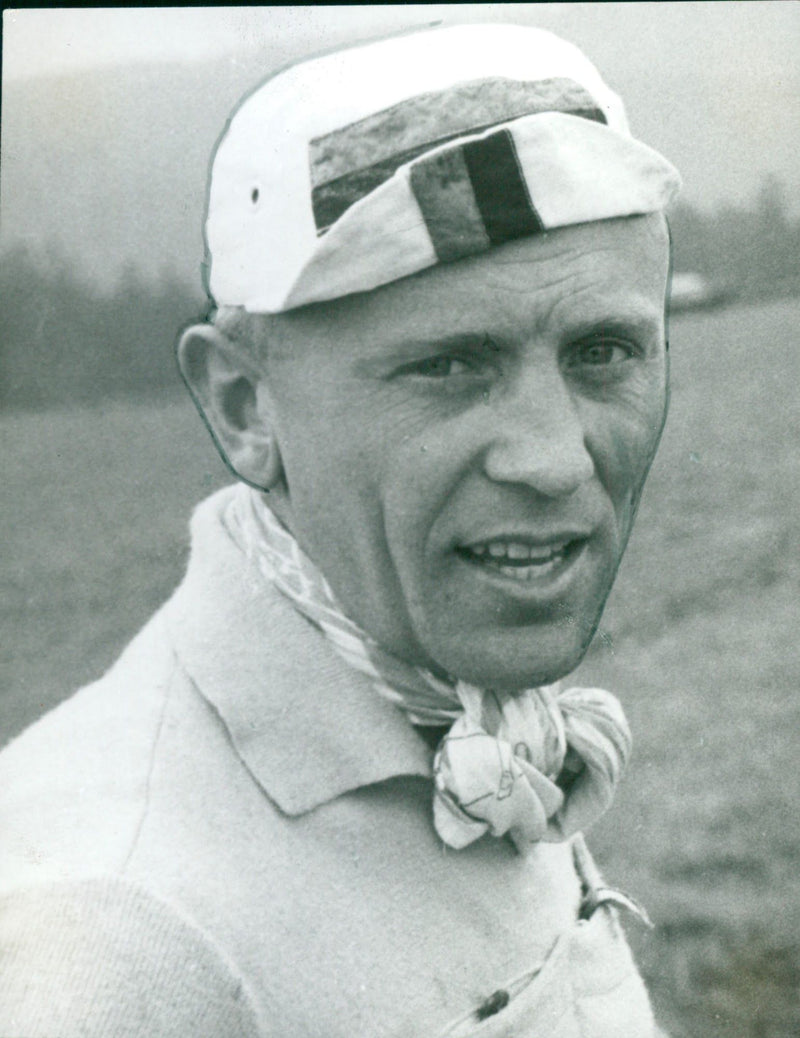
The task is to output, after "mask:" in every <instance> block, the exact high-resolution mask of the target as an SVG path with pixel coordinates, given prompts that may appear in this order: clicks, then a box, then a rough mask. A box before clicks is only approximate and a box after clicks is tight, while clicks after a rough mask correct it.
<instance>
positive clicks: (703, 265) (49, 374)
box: [0, 177, 800, 407]
mask: <svg viewBox="0 0 800 1038" xmlns="http://www.w3.org/2000/svg"><path fill="white" fill-rule="evenodd" d="M670 223H671V227H672V235H673V242H674V250H675V253H674V256H675V269H676V270H680V271H695V272H697V273H699V274H702V275H704V276H705V277H706V278H707V279H708V280H709V281H710V282H712V283H713V284H715V285H718V286H720V287H724V288H725V289H727V290H729V291H730V293H731V295H732V296H733V297H734V298H737V297H738V298H739V299H743V300H755V299H762V298H768V297H770V296H775V295H790V294H797V293H800V269H799V268H798V259H797V257H798V256H800V218H795V217H792V216H791V215H790V211H789V207H788V205H787V200H786V195H785V191H784V188H783V185H782V184H781V182H780V181H779V180H778V179H777V178H775V177H768V178H767V179H766V180H765V181H764V183H763V185H762V187H761V190H760V192H759V194H758V196H757V198H756V199H755V202H754V203H753V204H751V205H750V206H738V207H737V206H730V205H729V206H725V207H722V208H720V209H718V210H716V211H714V212H702V211H700V210H698V209H696V208H694V207H691V206H688V205H685V204H682V205H679V206H677V207H676V208H675V209H674V210H673V212H672V213H671V217H670ZM206 306H207V302H206V301H205V300H204V299H203V297H202V295H201V293H200V291H199V289H198V288H192V287H190V286H188V285H186V284H185V283H184V282H183V280H182V279H181V278H180V277H178V276H177V275H176V274H175V273H174V272H170V271H165V272H163V273H162V274H161V275H160V276H157V277H146V276H145V275H143V274H142V273H141V272H140V271H138V270H137V269H136V268H135V267H134V266H133V265H132V264H129V265H128V266H126V267H125V268H124V270H123V273H122V275H121V277H120V278H119V279H118V282H117V285H116V287H115V288H114V289H113V290H108V291H100V290H98V289H97V288H96V287H93V286H92V285H91V284H90V283H88V281H87V280H86V279H85V277H82V276H81V275H79V274H78V273H77V272H76V271H75V270H74V269H73V266H72V265H71V264H70V262H69V261H68V260H67V258H66V257H65V256H64V255H63V254H61V253H59V252H58V251H57V250H55V249H53V250H51V251H50V253H49V254H48V259H47V260H46V261H43V260H42V259H41V258H40V257H34V256H33V254H32V253H31V252H30V251H29V250H28V249H26V248H25V247H24V246H22V245H17V246H14V247H13V248H10V249H6V250H5V253H4V254H3V255H2V256H1V257H0V314H2V338H1V340H0V402H2V403H3V404H5V405H6V406H7V407H41V406H51V405H60V404H68V403H82V402H84V403H90V402H96V401H98V400H103V399H107V398H111V397H120V396H135V395H145V394H152V393H154V392H166V391H169V390H170V389H172V390H177V389H178V387H179V385H180V382H179V379H178V376H177V373H176V368H175V361H174V356H173V349H174V343H175V340H176V338H177V335H178V333H179V330H180V328H181V327H183V326H184V325H186V324H187V323H189V322H190V321H192V320H194V319H196V318H197V317H198V316H200V315H201V314H202V313H203V312H204V310H205V308H206Z"/></svg>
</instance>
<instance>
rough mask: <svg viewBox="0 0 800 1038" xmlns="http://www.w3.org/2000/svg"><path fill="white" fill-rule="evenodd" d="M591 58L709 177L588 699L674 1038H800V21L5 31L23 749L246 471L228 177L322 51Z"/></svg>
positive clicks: (144, 17) (597, 836) (323, 14)
mask: <svg viewBox="0 0 800 1038" xmlns="http://www.w3.org/2000/svg"><path fill="white" fill-rule="evenodd" d="M439 20H442V21H445V22H448V23H453V22H459V21H489V20H492V21H494V20H501V21H516V22H521V23H526V24H534V25H539V26H541V27H543V28H547V29H551V30H553V31H555V32H557V33H559V34H560V35H563V36H565V37H566V38H567V39H570V40H572V41H573V42H574V43H576V44H578V45H579V46H580V47H581V48H582V49H583V50H584V52H585V53H586V54H587V55H588V56H589V57H590V58H591V59H592V60H593V61H594V62H595V63H596V64H597V65H598V67H599V68H600V70H601V72H602V73H603V75H604V77H605V78H606V80H607V82H609V84H610V85H611V86H612V87H613V88H614V89H616V90H617V91H618V92H619V93H621V95H622V96H623V98H624V99H625V101H626V104H627V107H628V113H629V118H630V121H631V124H632V127H633V129H634V132H635V133H636V134H637V136H640V137H641V138H642V139H643V140H645V141H646V142H647V143H649V144H651V145H653V146H654V147H656V148H657V149H658V150H660V151H662V152H663V153H664V154H665V155H666V156H667V157H668V158H670V159H671V160H672V161H673V162H674V163H675V164H676V165H677V166H678V168H679V169H680V170H681V172H682V174H683V177H684V181H685V189H684V193H683V195H682V198H681V200H680V202H679V203H678V204H677V205H676V206H675V207H674V210H673V211H672V213H671V223H672V229H673V236H674V239H675V269H676V277H675V281H674V299H673V304H674V305H673V317H672V323H671V350H672V364H673V398H672V411H671V416H670V420H669V422H668V425H667V430H666V433H665V436H664V441H663V445H662V449H661V452H660V454H659V457H658V458H657V460H656V463H655V465H654V467H653V471H652V474H651V478H650V482H649V485H648V488H647V491H646V493H645V497H644V500H643V503H642V508H641V513H640V518H639V521H638V526H637V529H636V530H635V532H634V536H633V538H632V540H631V544H630V548H629V551H628V555H627V556H626V559H625V561H624V563H623V567H622V570H621V573H620V577H619V580H618V583H617V586H616V588H615V590H614V592H613V593H612V597H611V599H610V601H609V605H608V608H607V610H606V613H605V616H604V620H603V626H602V630H601V632H600V635H599V637H598V638H597V639H596V641H595V644H594V647H593V648H592V650H591V651H590V654H589V656H588V657H587V659H586V661H585V662H584V664H583V665H582V667H581V672H580V675H579V677H580V679H581V680H582V681H583V682H584V683H590V682H591V683H596V684H606V685H607V686H608V687H610V688H613V689H614V690H615V691H616V692H617V693H618V694H619V695H620V696H621V698H623V700H624V702H625V704H626V707H627V709H628V712H629V716H630V719H631V722H632V727H633V730H634V736H635V740H636V743H635V759H634V763H633V766H632V769H631V772H630V775H629V778H628V780H627V782H626V784H625V787H624V789H623V792H622V794H621V796H620V797H619V798H618V801H617V803H616V805H615V807H614V809H613V810H612V811H611V812H610V813H609V815H608V816H607V817H606V818H605V819H604V820H603V821H602V822H601V823H600V824H599V825H598V826H597V828H596V830H595V831H593V833H592V834H590V835H591V842H592V845H593V847H594V849H595V851H596V854H597V856H598V858H599V859H600V861H601V863H602V865H603V867H604V869H605V871H606V873H607V875H608V876H609V878H610V879H611V880H613V882H614V883H616V884H617V885H619V886H622V887H623V888H625V889H627V890H629V891H630V892H631V893H632V894H633V895H634V896H635V897H636V898H637V899H638V900H640V901H641V902H643V903H644V904H645V905H646V906H647V908H648V909H649V911H650V914H651V915H652V916H653V918H654V921H655V923H656V928H655V930H654V931H652V932H648V933H638V932H636V931H633V932H632V933H631V939H632V941H633V942H634V944H635V945H636V950H637V955H638V957H639V960H640V962H641V963H642V966H643V970H644V972H645V974H646V977H647V980H648V982H649V984H650V987H651V990H652V992H653V996H654V1001H655V1004H656V1007H657V1010H658V1013H659V1015H660V1018H661V1020H662V1022H663V1024H664V1025H665V1026H666V1027H667V1028H668V1030H669V1032H670V1034H672V1035H673V1036H674V1038H689V1036H699V1035H703V1036H711V1038H722V1036H725V1038H730V1036H741V1038H789V1036H796V1035H798V1034H800V895H799V893H798V884H797V879H796V876H797V872H798V865H799V864H800V827H798V821H797V816H798V809H797V805H798V803H799V802H800V707H799V706H798V697H797V690H798V685H799V684H800V663H799V662H798V653H797V649H796V642H797V637H796V631H797V629H798V622H799V621H800V615H799V614H800V610H799V609H798V597H799V595H798V591H799V587H798V585H799V584H800V581H799V580H798V576H799V575H800V574H799V572H798V571H799V570H800V561H799V560H800V550H798V549H800V544H799V543H798V542H799V541H800V519H799V518H798V517H799V516H800V479H798V465H797V455H798V447H800V429H799V428H798V424H799V418H798V415H799V414H800V411H799V410H798V406H797V396H798V392H797V386H798V384H800V361H798V349H797V344H796V338H797V335H796V331H795V329H796V327H797V326H798V324H800V262H799V261H798V256H799V255H800V191H799V190H798V189H799V188H800V162H799V161H798V143H797V142H798V140H800V100H798V99H800V63H799V62H798V57H797V56H798V54H800V5H798V4H795V3H780V2H758V3H638V4H637V3H635V4H614V3H611V4H513V5H506V4H474V5H447V6H444V5H421V6H416V5H397V6H385V7H370V6H359V7H355V6H352V7H276V8H268V7H267V8H263V7H262V8H183V9H181V8H172V9H169V8H165V9H158V8H150V9H135V8H129V9H126V8H115V9H105V10H104V9H60V10H58V9H56V10H47V9H42V10H18V11H6V12H5V13H4V16H3V84H2V85H3V93H2V131H1V132H2V138H1V139H0V156H1V161H0V403H2V406H3V413H2V415H0V437H2V441H3V453H2V472H1V473H0V475H1V477H2V485H3V495H2V500H1V501H0V552H1V553H2V557H3V568H2V573H1V574H0V582H1V585H2V590H3V602H2V607H0V608H2V613H1V614H0V615H2V623H3V630H2V634H1V635H0V637H2V645H3V650H4V653H3V664H2V666H3V670H4V673H3V675H2V678H3V680H2V686H0V688H2V691H1V692H0V741H5V740H7V739H9V738H11V737H13V736H14V735H15V734H17V733H18V732H19V731H21V730H22V728H23V727H25V726H26V725H27V724H28V723H30V722H31V721H33V720H34V719H35V718H36V717H37V716H38V715H40V714H41V713H42V712H43V711H45V710H46V709H49V708H50V707H52V706H53V705H55V704H56V703H57V702H58V701H59V700H61V699H62V698H64V696H66V695H68V694H69V693H70V692H71V691H72V690H74V689H75V688H76V687H77V686H78V685H80V684H83V683H85V682H87V681H90V680H92V679H94V678H96V677H98V676H99V675H100V674H101V673H102V672H103V671H104V669H105V668H106V667H107V666H108V665H109V664H110V663H111V662H112V660H113V659H114V658H115V656H116V655H117V653H118V652H119V651H120V649H121V648H122V646H123V645H124V644H125V643H126V642H127V641H128V640H129V639H130V637H131V635H132V634H133V633H134V632H135V631H136V629H137V628H138V627H139V626H140V625H141V624H142V623H143V622H144V621H145V620H146V619H147V617H148V616H149V614H150V613H151V612H152V610H153V609H154V608H155V607H156V606H157V605H158V604H160V602H162V601H163V600H164V598H165V597H166V596H167V595H168V594H169V593H170V591H171V590H172V589H173V587H174V586H175V585H176V584H177V582H178V581H179V579H180V576H181V574H182V571H183V567H184V565H185V558H186V552H187V547H188V534H187V526H186V524H187V518H188V516H189V514H190V512H191V508H192V506H193V505H194V504H195V503H196V502H197V501H199V500H200V499H201V498H202V497H204V496H205V495H206V494H207V493H208V492H210V491H211V490H212V489H214V488H215V487H217V486H219V485H221V484H222V483H224V482H227V481H228V479H229V477H228V474H227V473H226V471H225V469H224V467H223V465H222V463H221V462H219V460H218V459H217V458H216V456H215V455H214V453H213V449H212V446H211V443H210V440H208V439H207V436H206V434H205V432H204V430H203V428H202V426H201V424H200V421H199V419H198V418H197V417H196V415H195V414H194V413H193V412H192V409H191V406H190V404H189V403H188V401H187V400H186V399H184V396H183V395H182V391H181V388H180V386H179V383H178V379H177V376H176V374H175V368H174V361H173V358H172V349H173V343H174V340H175V337H176V334H177V332H178V329H179V328H180V327H181V325H183V324H185V323H186V322H188V321H190V320H191V319H193V318H194V317H196V316H198V315H199V314H202V313H203V312H204V310H205V307H206V301H205V298H204V295H203V289H202V281H201V263H202V260H203V243H202V230H201V228H202V214H203V204H204V193H205V184H206V176H207V170H208V161H209V157H210V154H211V151H212V149H213V146H214V144H215V141H216V139H217V138H218V136H219V134H220V132H221V130H222V128H223V126H224V124H225V120H226V118H227V116H228V114H229V112H230V110H231V108H232V107H233V106H234V104H235V103H236V102H237V101H238V99H239V98H240V96H241V95H242V94H243V93H244V92H245V91H247V90H249V89H250V88H252V86H254V85H255V84H256V83H257V82H258V81H260V80H261V79H263V78H265V77H266V76H267V75H269V74H270V73H272V72H274V71H275V70H277V69H278V68H280V67H282V66H283V65H285V64H286V63H288V62H290V61H292V60H295V59H297V58H299V57H301V56H303V55H306V54H308V53H311V52H315V51H320V50H325V49H329V48H331V47H334V46H337V45H340V44H344V43H347V42H352V41H354V40H358V39H367V38H370V37H373V36H377V35H381V34H383V33H386V32H391V31H397V30H400V29H402V28H407V27H412V26H422V25H425V24H428V23H431V22H435V21H439Z"/></svg>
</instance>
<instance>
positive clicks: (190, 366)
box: [177, 324, 283, 490]
mask: <svg viewBox="0 0 800 1038" xmlns="http://www.w3.org/2000/svg"><path fill="white" fill-rule="evenodd" d="M177 359H178V367H179V368H180V372H181V375H182V376H183V380H184V382H185V383H186V385H187V387H188V389H189V392H190V393H191V395H192V398H193V400H194V402H195V404H196V405H197V409H198V411H199V412H200V415H201V417H202V418H203V421H204V422H205V423H206V426H207V428H208V431H209V432H210V433H211V436H212V439H213V440H214V443H215V444H216V447H217V450H218V451H219V452H220V454H221V455H222V459H223V461H224V462H225V463H226V465H227V466H228V468H230V469H231V471H232V472H233V473H234V475H236V476H238V477H239V479H243V480H244V481H245V482H246V483H250V484H252V485H253V486H256V487H259V488H261V489H263V490H269V489H270V488H271V487H273V486H275V485H276V484H277V483H278V481H279V480H280V478H281V476H282V474H283V466H282V462H281V457H280V451H279V450H278V445H277V442H276V440H275V431H274V428H273V424H272V414H271V411H272V408H271V399H270V394H269V388H268V386H267V383H266V379H265V375H264V371H263V369H262V368H261V366H260V365H259V364H258V363H257V361H256V359H255V358H254V357H253V356H252V355H251V353H250V352H249V351H248V349H247V348H246V347H245V346H241V345H239V344H238V343H234V342H232V341H231V340H230V339H228V337H227V336H226V335H224V334H223V333H222V332H221V331H220V330H219V329H218V328H215V327H214V326H213V325H210V324H198V325H194V326H192V327H191V328H187V330H186V331H185V332H184V333H183V335H182V336H181V338H180V340H179V342H178V346H177Z"/></svg>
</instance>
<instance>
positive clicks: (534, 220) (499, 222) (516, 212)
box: [462, 130, 544, 245]
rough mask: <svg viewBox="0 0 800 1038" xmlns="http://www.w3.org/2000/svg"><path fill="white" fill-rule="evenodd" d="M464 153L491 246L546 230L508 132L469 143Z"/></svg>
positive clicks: (501, 132)
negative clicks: (531, 197) (531, 198)
mask: <svg viewBox="0 0 800 1038" xmlns="http://www.w3.org/2000/svg"><path fill="white" fill-rule="evenodd" d="M462 150H463V152H464V162H465V163H466V167H467V171H468V173H469V179H470V181H471V182H472V189H473V191H474V192H475V202H476V203H477V206H478V210H479V212H480V214H481V219H482V220H483V226H484V227H485V228H486V233H487V234H488V236H489V241H490V242H491V243H492V245H501V244H502V243H503V242H505V241H511V239H512V238H521V237H523V236H524V235H526V234H537V233H539V232H541V231H543V230H544V225H543V224H542V221H541V220H540V218H539V214H538V213H537V212H536V210H535V209H534V207H533V203H532V202H531V200H530V196H529V194H528V187H527V185H526V183H525V181H524V179H523V177H522V170H521V169H520V165H519V159H518V158H517V150H516V148H515V146H514V139H513V138H512V136H511V133H510V132H509V131H508V130H498V132H497V133H492V134H490V135H489V136H488V137H482V138H481V139H480V140H477V141H469V142H468V143H466V144H464V145H463V146H462Z"/></svg>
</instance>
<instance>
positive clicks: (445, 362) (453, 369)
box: [410, 355, 470, 378]
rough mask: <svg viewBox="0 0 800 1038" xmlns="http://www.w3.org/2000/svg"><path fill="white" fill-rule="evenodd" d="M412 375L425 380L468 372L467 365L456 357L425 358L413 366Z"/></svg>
mask: <svg viewBox="0 0 800 1038" xmlns="http://www.w3.org/2000/svg"><path fill="white" fill-rule="evenodd" d="M410 371H411V373H412V374H414V375H422V376H423V377H425V378H448V377H449V376H450V375H464V374H466V373H467V372H468V371H470V367H469V365H468V364H467V363H466V362H465V361H463V360H459V359H458V358H457V357H448V356H446V355H443V356H440V357H427V358H426V359H425V360H421V361H419V362H418V363H416V364H414V365H413V367H412V368H411V369H410Z"/></svg>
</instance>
